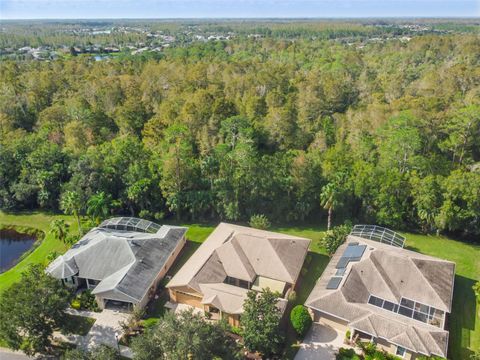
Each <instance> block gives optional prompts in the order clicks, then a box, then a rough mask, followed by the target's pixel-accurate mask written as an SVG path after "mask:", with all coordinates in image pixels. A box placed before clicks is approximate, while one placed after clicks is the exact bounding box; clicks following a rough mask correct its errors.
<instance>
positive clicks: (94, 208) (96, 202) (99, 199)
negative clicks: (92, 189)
mask: <svg viewBox="0 0 480 360" xmlns="http://www.w3.org/2000/svg"><path fill="white" fill-rule="evenodd" d="M111 201H112V199H111V196H110V195H106V194H105V193H104V192H103V191H102V192H99V193H96V194H95V195H92V196H91V197H90V199H88V201H87V214H88V215H89V216H90V217H91V218H92V219H93V220H94V221H95V222H96V223H97V225H98V224H100V219H104V218H106V217H107V216H108V213H109V212H110V205H111Z"/></svg>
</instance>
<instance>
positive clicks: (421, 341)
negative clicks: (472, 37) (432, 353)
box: [410, 326, 428, 351]
mask: <svg viewBox="0 0 480 360" xmlns="http://www.w3.org/2000/svg"><path fill="white" fill-rule="evenodd" d="M410 328H411V329H412V330H413V331H414V332H415V334H417V339H418V341H420V344H421V345H422V346H423V349H425V350H427V351H428V349H427V347H426V346H425V343H424V342H423V339H422V336H421V335H420V332H419V331H418V330H417V328H416V327H415V326H411V327H410Z"/></svg>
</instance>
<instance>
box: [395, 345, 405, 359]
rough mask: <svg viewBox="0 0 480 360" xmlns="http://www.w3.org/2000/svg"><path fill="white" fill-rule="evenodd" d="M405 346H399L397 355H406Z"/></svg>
mask: <svg viewBox="0 0 480 360" xmlns="http://www.w3.org/2000/svg"><path fill="white" fill-rule="evenodd" d="M405 352H406V350H405V348H403V347H401V346H397V352H396V355H397V356H400V357H402V358H403V357H404V356H405Z"/></svg>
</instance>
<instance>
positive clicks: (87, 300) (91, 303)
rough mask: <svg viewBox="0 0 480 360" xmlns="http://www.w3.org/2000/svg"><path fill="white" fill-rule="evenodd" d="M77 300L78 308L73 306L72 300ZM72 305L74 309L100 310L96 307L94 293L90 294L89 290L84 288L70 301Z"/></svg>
mask: <svg viewBox="0 0 480 360" xmlns="http://www.w3.org/2000/svg"><path fill="white" fill-rule="evenodd" d="M74 301H75V302H78V305H76V306H79V307H78V308H75V307H73V302H74ZM72 307H73V308H74V309H77V310H78V309H82V310H90V311H95V312H99V311H101V310H100V308H99V307H98V304H97V301H96V299H95V295H92V292H91V290H85V291H83V292H81V293H80V294H78V295H77V296H76V298H75V299H74V300H73V301H72Z"/></svg>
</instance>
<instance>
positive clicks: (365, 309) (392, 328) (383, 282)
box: [305, 235, 455, 357]
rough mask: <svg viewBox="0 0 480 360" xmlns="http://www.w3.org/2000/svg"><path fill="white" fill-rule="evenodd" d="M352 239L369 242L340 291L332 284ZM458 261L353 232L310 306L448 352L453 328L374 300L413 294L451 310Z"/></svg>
mask: <svg viewBox="0 0 480 360" xmlns="http://www.w3.org/2000/svg"><path fill="white" fill-rule="evenodd" d="M349 242H359V243H360V244H365V245H367V249H366V251H365V253H364V255H363V257H362V258H361V259H360V261H358V262H353V263H350V264H349V265H348V266H347V268H346V271H345V274H344V275H343V280H342V282H341V283H340V286H339V287H338V289H333V290H330V289H327V287H326V284H327V283H328V281H329V279H330V278H331V277H332V276H335V274H336V271H337V269H336V268H335V265H336V264H337V262H338V260H339V259H340V257H341V255H342V254H343V253H344V251H345V249H346V248H347V246H348V243H349ZM454 276H455V264H454V263H452V262H449V261H445V260H441V259H437V258H434V257H430V256H426V255H422V254H419V253H416V252H413V251H409V250H405V249H401V248H398V247H392V246H389V245H386V244H382V243H378V242H375V241H371V240H366V239H362V238H359V237H356V236H352V235H350V236H349V237H348V239H347V241H346V243H345V244H343V245H342V246H340V248H339V249H338V250H337V252H336V253H335V254H334V255H333V257H332V259H331V260H330V262H329V264H328V266H327V268H326V269H325V271H324V272H323V274H322V276H321V277H320V278H319V279H318V281H317V283H316V285H315V287H314V289H313V290H312V292H311V293H310V295H309V297H308V299H307V301H306V303H305V305H306V306H308V307H311V308H312V309H316V310H318V311H322V312H324V313H327V314H330V315H333V316H336V317H338V318H340V319H343V320H346V321H347V322H348V324H349V326H350V327H351V328H354V329H357V330H360V331H364V332H366V333H369V334H371V335H374V336H375V337H379V338H383V339H385V340H387V341H390V342H391V343H394V344H396V345H400V346H403V347H405V348H407V349H409V350H411V351H413V352H418V353H422V354H425V355H429V356H430V355H432V354H434V355H439V356H443V357H445V356H446V355H447V346H448V331H445V330H444V329H442V328H439V327H436V326H434V325H431V324H427V323H424V322H421V321H417V320H414V319H412V318H409V317H405V316H402V315H400V314H397V313H395V312H392V311H388V310H385V309H382V308H379V307H376V306H373V305H370V304H368V299H369V296H370V295H373V296H376V297H380V298H382V299H385V300H388V301H391V302H393V303H396V304H398V303H400V301H401V298H402V297H403V298H408V299H411V300H414V301H417V302H419V303H423V304H426V305H428V306H432V307H434V308H436V309H439V310H443V311H445V312H447V313H448V312H450V311H451V307H452V294H453V283H454Z"/></svg>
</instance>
